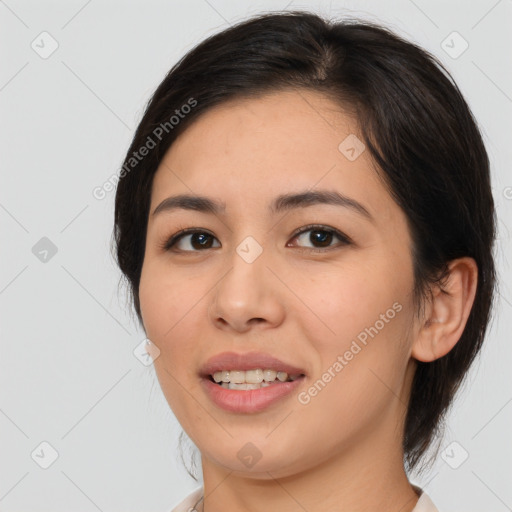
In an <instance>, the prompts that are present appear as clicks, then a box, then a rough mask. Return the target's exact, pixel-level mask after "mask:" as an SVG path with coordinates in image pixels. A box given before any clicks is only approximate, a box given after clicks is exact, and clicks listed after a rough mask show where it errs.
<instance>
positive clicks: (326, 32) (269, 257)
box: [115, 11, 495, 512]
mask: <svg viewBox="0 0 512 512" xmlns="http://www.w3.org/2000/svg"><path fill="white" fill-rule="evenodd" d="M494 238H495V213H494V203H493V198H492V195H491V187H490V177H489V162H488V158H487V154H486V151H485V147H484V145H483V142H482V138H481V135H480V133H479V130H478V128H477V126H476V123H475V121H474V119H473V117H472V114H471V111H470V109H469V107H468V105H467V103H466V102H465V100H464V98H463V97H462V95H461V93H460V91H459V89H458V88H457V86H456V84H455V83H454V82H453V80H452V79H451V77H450V75H449V74H448V72H447V71H446V70H444V68H443V67H442V66H441V64H440V63H439V62H437V61H436V59H435V58H434V57H432V56H431V55H429V54H428V53H427V52H425V51H424V50H422V49H421V48H419V47H417V46H415V45H414V44H412V43H410V42H407V41H405V40H402V39H401V38H399V37H398V36H397V35H395V34H393V33H391V32H390V31H388V30H387V29H385V28H383V27H379V26H377V25H375V24H370V23H367V22H361V21H357V20H356V21H343V22H328V21H325V20H323V19H321V18H320V17H318V16H317V15H315V14H311V13H307V12H300V11H295V12H286V13H272V14H265V15H260V16H257V17H254V18H252V19H250V20H248V21H245V22H242V23H239V24H238V25H236V26H233V27H230V28H229V29H227V30H225V31H223V32H221V33H219V34H216V35H214V36H211V37H210V38H208V39H207V40H205V41H204V42H202V43H201V44H200V45H198V46H197V47H196V48H194V49H193V50H192V51H190V52H189V53H188V54H187V55H186V56H185V57H184V58H183V59H181V61H180V62H179V63H178V64H177V65H175V66H174V67H173V68H172V69H171V71H170V72H169V74H168V75H167V77H166V78H165V79H164V80H163V82H162V83H161V84H160V86H159V87H158V88H157V90H156V92H155V93H154V95H153V97H152V98H151V100H150V102H149V104H148V106H147V108H146V111H145V114H144V116H143V118H142V120H141V122H140V124H139V126H138V128H137V131H136V133H135V136H134V139H133V142H132V144H131V147H130V149H129V151H128V154H127V155H126V158H125V162H124V164H123V169H122V171H121V173H120V180H119V183H118V188H117V195H116V209H115V241H116V244H117V256H118V262H119V265H120V268H121V270H122V271H123V273H124V275H125V276H126V278H127V280H128V283H129V285H130V290H131V293H132V297H133V304H134V307H135V310H136V312H137V315H138V318H139V320H140V322H141V325H142V326H143V328H144V330H145V332H146V334H147V337H148V338H149V339H150V340H151V343H152V347H151V349H152V353H153V354H159V355H158V357H155V361H154V364H155V369H156V373H157V376H158V379H159V382H160V385H161V387H162V390H163V393H164V395H165V396H166V399H167V401H168V403H169V405H170V407H171V408H172V410H173V412H174V414H175V415H176V417H177V419H178V421H179V422H180V424H181V426H182V427H183V429H184V431H185V432H186V433H187V434H188V436H189V437H190V439H191V440H192V441H193V442H194V444H195V445H196V446H197V447H198V449H199V451H200V453H201V464H202V472H203V480H204V485H203V486H201V487H200V488H199V489H197V490H196V491H195V492H194V493H192V494H191V495H189V496H188V497H186V498H185V500H184V501H182V503H181V504H180V505H178V507H176V508H175V509H174V510H175V511H182V510H183V511H185V510H191V509H192V508H193V509H194V510H200V511H206V512H218V511H220V510H238V511H242V510H280V511H292V510H293V511H295V510H309V511H313V510H333V511H334V510H350V511H352V510H358V511H374V510H379V511H380V512H387V511H398V510H399V511H401V512H411V511H414V512H424V511H435V510H437V509H436V508H435V506H434V504H433V503H432V501H431V500H430V498H429V497H428V495H427V494H426V493H425V492H423V491H422V489H421V488H419V487H418V486H415V485H413V484H411V483H410V482H409V480H408V477H407V472H409V471H411V470H412V469H418V467H421V464H420V463H423V467H426V465H427V463H428V461H425V460H424V459H425V456H426V452H427V449H428V448H429V446H431V445H432V442H433V441H434V439H435V434H436V431H437V430H438V429H439V427H440V425H441V422H442V419H443V415H444V414H445V413H446V411H447V409H448V407H449V406H450V404H451V403H452V401H453V398H454V395H455V393H456V391H457V389H458V388H459V386H460V384H461V382H462V380H463V378H464V376H465V375H466V373H467V371H468V369H469V367H470V365H471V363H472V361H473V360H474V358H475V356H476V355H477V353H478V351H479V349H480V347H481V344H482V342H483V339H484V335H485V331H486V327H487V323H488V319H489V314H490V310H491V305H492V298H493V293H494V286H495V268H494V261H493V256H492V247H493V243H494Z"/></svg>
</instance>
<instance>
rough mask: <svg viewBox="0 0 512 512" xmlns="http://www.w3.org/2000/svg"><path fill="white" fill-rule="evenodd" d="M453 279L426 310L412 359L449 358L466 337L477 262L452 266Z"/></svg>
mask: <svg viewBox="0 0 512 512" xmlns="http://www.w3.org/2000/svg"><path fill="white" fill-rule="evenodd" d="M448 267H449V275H448V276H447V278H446V281H445V284H444V286H443V289H441V288H440V287H439V286H436V288H435V290H432V291H433V299H432V301H431V302H430V303H429V304H428V306H426V307H425V316H424V318H423V319H422V325H421V326H420V329H419V332H418V334H417V337H416V340H415V341H414V343H413V346H412V351H411V356H412V357H413V358H415V359H417V360H418V361H423V362H431V361H434V360H436V359H439V358H440V357H443V356H444V355H446V354H448V352H450V350H451V349H452V348H453V347H454V346H455V344H456V343H457V342H458V341H459V339H460V337H461V336H462V332H463V331H464V327H465V326H466V322H467V319H468V317H469V313H470V311H471V307H472V306H473V301H474V299H475V294H476V287H477V281H478V266H477V264H476V262H475V260H474V259H473V258H470V257H464V258H459V259H456V260H453V261H451V262H450V263H449V266H448Z"/></svg>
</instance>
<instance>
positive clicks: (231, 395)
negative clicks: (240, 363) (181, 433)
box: [201, 377, 305, 413]
mask: <svg viewBox="0 0 512 512" xmlns="http://www.w3.org/2000/svg"><path fill="white" fill-rule="evenodd" d="M304 378H305V377H299V378H298V379H297V380H293V381H290V382H276V383H274V384H271V385H270V386H266V387H264V388H259V389H248V390H240V389H226V388H223V387H222V386H220V385H219V384H216V383H215V382H212V381H211V380H210V379H209V378H207V377H206V378H205V377H203V378H202V379H201V383H202V386H203V387H204V389H205V391H206V394H207V395H208V397H209V398H210V399H211V400H212V402H213V403H215V404H216V405H218V406H219V407H221V408H222V409H224V410H226V411H230V412H238V413H251V412H260V411H263V410H264V409H266V408H267V407H269V406H270V405H272V404H274V403H275V402H277V401H279V400H281V399H283V398H284V397H286V396H289V395H290V394H291V393H292V391H294V390H296V389H297V387H298V386H300V385H301V384H302V381H303V380H304Z"/></svg>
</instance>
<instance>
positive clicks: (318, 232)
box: [293, 226, 350, 252]
mask: <svg viewBox="0 0 512 512" xmlns="http://www.w3.org/2000/svg"><path fill="white" fill-rule="evenodd" d="M308 233H309V236H306V235H307V234H308ZM336 238H337V239H338V240H340V241H341V244H338V245H348V244H350V240H349V239H348V237H346V236H345V235H343V234H342V233H340V232H339V231H338V230H336V229H332V228H329V229H327V228H325V227H324V226H306V228H305V229H304V228H303V229H302V230H301V231H299V232H298V233H297V234H295V235H294V237H293V240H295V239H298V240H300V239H302V240H303V241H304V240H305V241H309V242H310V243H312V244H319V245H313V247H305V249H311V250H313V251H314V252H322V250H321V249H322V248H323V249H330V248H332V247H333V246H332V245H331V243H332V241H333V240H335V239H336ZM318 249H320V250H318Z"/></svg>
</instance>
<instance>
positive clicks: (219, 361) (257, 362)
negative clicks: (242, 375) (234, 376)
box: [200, 352, 305, 377]
mask: <svg viewBox="0 0 512 512" xmlns="http://www.w3.org/2000/svg"><path fill="white" fill-rule="evenodd" d="M258 368H260V369H262V370H276V371H281V372H286V373H287V374H288V375H300V374H305V371H304V370H303V369H301V368H298V367H297V366H294V365H292V364H289V363H285V362H284V361H281V360H279V359H276V358H275V357H273V356H271V355H270V354H265V353H264V352H247V353H245V354H238V353H236V352H222V353H221V354H217V355H215V356H213V357H211V358H210V359H208V361H206V363H205V364H204V365H203V366H202V367H201V369H200V373H201V375H202V376H205V377H206V376H209V375H213V374H214V373H215V372H220V371H222V370H255V369H258Z"/></svg>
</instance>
